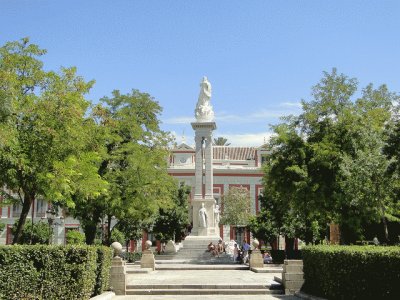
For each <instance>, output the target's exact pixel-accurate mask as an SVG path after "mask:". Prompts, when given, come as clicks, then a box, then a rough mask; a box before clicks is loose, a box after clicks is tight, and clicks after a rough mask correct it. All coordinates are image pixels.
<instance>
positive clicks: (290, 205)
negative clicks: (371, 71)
mask: <svg viewBox="0 0 400 300" xmlns="http://www.w3.org/2000/svg"><path fill="white" fill-rule="evenodd" d="M357 88H358V83H357V80H356V79H355V78H349V77H347V76H345V75H344V74H338V73H337V70H336V69H333V70H332V72H330V73H328V72H324V76H323V78H322V79H321V81H320V82H319V83H318V84H317V85H315V86H314V87H313V89H312V97H313V98H312V100H310V101H304V100H303V101H302V107H303V111H302V113H301V114H300V115H299V116H287V117H284V118H283V122H282V123H281V124H278V125H276V126H273V130H274V132H275V136H273V137H272V139H271V141H270V143H269V147H270V149H271V155H270V157H269V159H268V160H267V162H266V164H265V166H264V171H265V176H264V179H263V182H264V195H265V205H264V207H263V211H262V213H261V214H260V216H258V221H257V220H256V221H253V222H255V225H259V224H262V222H267V224H266V225H265V226H264V228H267V227H268V226H272V225H271V222H273V226H276V227H277V229H276V232H278V233H280V234H284V235H286V236H292V237H293V236H297V237H301V238H302V239H305V240H306V241H308V242H311V241H315V240H316V238H315V235H318V236H319V237H318V238H317V239H320V238H323V234H324V233H325V227H326V224H329V223H330V222H336V223H339V224H340V226H341V228H342V231H343V235H342V241H343V242H354V241H355V240H357V239H360V238H362V236H363V232H362V224H365V223H371V222H379V221H382V223H383V225H384V231H385V236H386V238H388V233H387V226H386V225H385V223H386V221H387V220H388V219H392V220H397V219H398V217H399V216H400V210H399V209H398V198H397V197H395V196H394V191H395V187H396V186H398V176H397V177H396V176H393V174H395V173H396V172H395V171H394V170H396V167H397V165H396V163H395V161H396V159H395V157H396V151H395V150H394V148H393V145H395V144H394V143H395V142H394V140H395V139H393V135H395V132H396V130H395V129H393V128H396V127H395V120H394V115H395V114H394V111H396V109H397V107H396V103H398V101H399V96H398V95H397V94H396V93H393V92H390V91H389V90H388V88H387V87H386V86H385V85H382V86H379V87H377V88H375V87H374V86H373V85H372V84H369V85H367V86H366V87H365V88H364V89H362V90H361V96H360V97H359V98H357V97H356V95H357V94H356V92H357ZM390 134H391V135H390ZM394 147H395V146H394ZM384 149H386V152H387V154H391V156H390V155H389V156H388V155H385V154H384ZM390 169H392V171H393V172H391V173H390V172H389V170H390ZM265 218H269V220H268V221H266V220H264V219H265Z"/></svg>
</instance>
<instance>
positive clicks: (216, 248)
mask: <svg viewBox="0 0 400 300" xmlns="http://www.w3.org/2000/svg"><path fill="white" fill-rule="evenodd" d="M207 251H208V252H210V253H211V255H212V256H217V257H219V255H220V254H221V253H223V252H225V245H224V243H223V242H222V240H219V241H218V244H216V245H214V244H213V242H210V243H209V244H208V246H207Z"/></svg>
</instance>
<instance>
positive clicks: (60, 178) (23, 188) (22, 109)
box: [0, 38, 97, 243]
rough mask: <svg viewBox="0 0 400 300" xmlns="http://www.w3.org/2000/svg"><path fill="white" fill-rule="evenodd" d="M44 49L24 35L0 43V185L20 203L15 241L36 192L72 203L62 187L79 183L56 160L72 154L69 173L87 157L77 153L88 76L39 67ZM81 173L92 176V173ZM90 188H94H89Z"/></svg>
mask: <svg viewBox="0 0 400 300" xmlns="http://www.w3.org/2000/svg"><path fill="white" fill-rule="evenodd" d="M45 53H46V51H45V50H42V49H40V48H39V47H38V46H37V45H34V44H30V43H29V39H27V38H25V39H22V40H21V41H19V42H10V43H6V44H5V45H4V46H3V47H1V48H0V82H1V84H0V106H1V107H2V108H1V112H0V172H1V174H2V176H1V178H0V186H2V188H3V189H4V190H5V191H6V192H10V193H8V194H14V195H16V196H17V197H18V200H19V201H20V203H21V205H22V212H21V216H20V219H19V221H18V225H17V228H16V230H15V235H14V241H13V242H14V243H15V242H21V233H22V228H23V227H24V224H25V220H26V217H27V214H28V212H29V209H30V208H31V204H32V202H33V200H34V199H35V198H36V197H38V196H42V197H43V198H45V199H54V200H59V201H61V202H63V204H65V205H67V206H73V202H72V201H71V200H72V199H71V198H68V197H65V195H67V194H68V193H65V189H71V188H73V189H76V190H79V187H77V186H76V185H73V184H72V183H69V182H70V179H71V174H68V173H67V172H59V169H60V166H62V165H65V164H67V165H68V161H69V160H71V159H72V158H73V159H75V160H76V163H75V164H74V173H75V174H72V175H74V176H75V177H81V174H82V173H84V172H81V171H80V166H86V165H88V164H90V163H92V160H89V162H88V163H81V162H85V160H86V157H85V155H82V153H84V152H85V151H83V149H84V148H83V147H84V145H86V143H85V141H86V139H87V136H88V135H89V132H88V131H86V130H85V126H84V120H85V114H86V112H87V108H88V106H89V102H88V101H86V100H85V99H84V95H85V94H86V93H87V92H88V91H89V89H90V87H91V86H92V84H93V82H85V81H84V80H83V79H82V78H81V77H79V76H77V75H76V69H75V68H62V69H61V71H60V72H59V73H56V72H54V71H44V69H43V63H42V62H41V61H40V60H39V58H40V56H42V55H44V54H45ZM85 175H87V176H88V177H90V178H93V177H94V178H96V174H93V173H91V174H87V173H86V174H85ZM82 186H83V185H81V187H82ZM85 192H87V191H85ZM93 192H94V193H96V192H97V191H89V194H91V193H93ZM61 195H64V197H61Z"/></svg>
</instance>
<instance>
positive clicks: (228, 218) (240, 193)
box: [220, 186, 252, 226]
mask: <svg viewBox="0 0 400 300" xmlns="http://www.w3.org/2000/svg"><path fill="white" fill-rule="evenodd" d="M251 215H252V214H251V207H250V192H249V191H248V190H247V189H246V188H245V187H242V186H240V187H235V186H234V187H231V188H230V189H229V191H228V193H227V194H226V195H224V196H223V197H222V214H221V222H220V223H221V224H232V225H244V226H247V225H248V224H249V220H250V217H251Z"/></svg>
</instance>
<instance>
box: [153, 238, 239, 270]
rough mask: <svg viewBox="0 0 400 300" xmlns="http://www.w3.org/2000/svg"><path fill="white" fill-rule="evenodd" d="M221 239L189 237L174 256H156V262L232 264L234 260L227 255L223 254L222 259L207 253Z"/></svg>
mask: <svg viewBox="0 0 400 300" xmlns="http://www.w3.org/2000/svg"><path fill="white" fill-rule="evenodd" d="M219 239H220V238H219V237H218V236H216V237H191V236H188V237H187V238H186V239H185V240H184V241H183V242H182V247H181V248H180V249H179V251H178V252H177V253H174V254H160V255H157V256H156V260H157V261H160V260H172V259H173V260H179V261H182V262H185V263H197V264H209V263H213V264H232V263H233V261H232V258H231V257H230V256H229V255H226V254H225V253H221V254H220V255H219V256H220V257H214V256H212V255H211V253H210V252H208V251H207V246H208V244H209V243H210V242H212V243H213V244H214V245H216V244H217V243H218V240H219Z"/></svg>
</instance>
